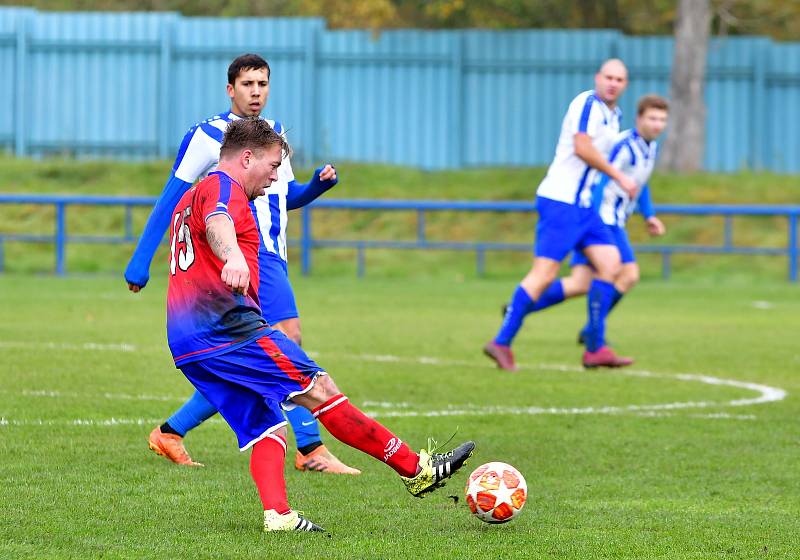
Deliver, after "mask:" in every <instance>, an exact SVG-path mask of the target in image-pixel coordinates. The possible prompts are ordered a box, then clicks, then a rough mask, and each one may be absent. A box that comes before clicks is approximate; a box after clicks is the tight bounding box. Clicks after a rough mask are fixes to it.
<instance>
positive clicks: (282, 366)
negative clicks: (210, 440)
mask: <svg viewBox="0 0 800 560" xmlns="http://www.w3.org/2000/svg"><path fill="white" fill-rule="evenodd" d="M262 333H264V334H263V336H260V337H259V338H256V339H254V340H252V341H250V342H249V343H247V344H246V345H244V346H240V347H238V348H236V349H234V350H231V351H230V352H227V353H225V354H219V355H216V356H211V357H209V358H205V359H203V360H198V361H196V362H190V363H188V364H183V365H181V366H180V369H181V371H182V372H183V374H184V375H185V376H186V378H187V379H188V380H189V381H191V383H192V385H194V386H195V388H196V389H197V390H198V391H200V393H201V394H202V395H203V396H204V397H205V398H206V399H208V401H209V402H210V403H211V404H213V405H214V406H215V407H217V409H218V410H219V412H220V414H222V417H223V418H225V421H226V422H227V423H228V425H230V427H231V428H232V429H233V431H234V432H235V433H236V438H237V439H238V441H239V449H240V450H242V451H244V450H246V449H248V448H249V447H250V446H252V445H253V444H255V443H256V442H258V441H260V440H261V439H263V438H265V437H267V436H268V435H269V434H271V433H273V432H275V431H276V430H277V429H279V428H281V427H283V426H285V425H286V420H285V419H284V417H283V412H282V410H281V407H283V408H286V409H288V408H292V407H293V406H294V403H292V402H290V399H291V398H292V397H295V396H297V395H301V394H303V393H305V392H307V391H309V390H311V388H312V387H313V386H314V383H315V382H316V379H317V377H318V376H320V375H327V374H326V373H325V371H323V370H322V368H320V367H319V366H318V365H317V364H316V363H315V362H314V360H312V359H311V358H309V357H308V356H307V355H306V353H305V352H303V350H302V349H301V348H300V347H299V346H298V345H297V344H295V343H294V342H292V341H291V340H289V339H288V338H286V336H285V335H284V334H283V333H281V332H280V331H276V330H273V329H264V330H263V331H262Z"/></svg>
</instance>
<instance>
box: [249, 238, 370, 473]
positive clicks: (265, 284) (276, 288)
mask: <svg viewBox="0 0 800 560" xmlns="http://www.w3.org/2000/svg"><path fill="white" fill-rule="evenodd" d="M259 274H260V276H259V300H260V301H261V306H262V312H263V314H264V318H265V319H266V320H267V323H269V324H270V325H271V326H272V328H274V329H277V330H279V331H281V332H282V333H283V334H285V335H286V336H287V337H288V338H289V339H290V340H291V341H293V342H294V343H295V344H297V345H298V346H301V343H302V336H301V331H300V318H299V313H298V311H297V303H296V301H295V297H294V290H292V285H291V284H290V283H289V273H288V270H287V267H286V262H285V261H284V260H282V259H280V258H278V257H277V256H275V255H272V254H271V253H269V254H264V255H260V258H259ZM286 418H287V419H288V420H289V423H290V424H291V426H292V431H293V432H294V437H295V441H296V442H297V451H296V452H295V458H294V466H295V468H296V469H297V470H300V471H306V470H307V471H316V472H325V473H330V474H352V475H357V474H361V471H360V470H358V469H354V468H352V467H350V466H348V465H346V464H344V463H343V462H342V461H340V460H339V459H338V458H337V457H336V456H335V455H334V454H333V453H331V452H330V450H329V449H328V448H327V447H326V446H325V445H324V444H323V443H322V434H321V433H320V430H319V423H318V422H317V420H316V418H314V416H313V415H312V414H311V413H310V412H309V411H308V410H306V409H305V408H303V407H300V406H298V407H296V408H294V409H292V410H288V411H286Z"/></svg>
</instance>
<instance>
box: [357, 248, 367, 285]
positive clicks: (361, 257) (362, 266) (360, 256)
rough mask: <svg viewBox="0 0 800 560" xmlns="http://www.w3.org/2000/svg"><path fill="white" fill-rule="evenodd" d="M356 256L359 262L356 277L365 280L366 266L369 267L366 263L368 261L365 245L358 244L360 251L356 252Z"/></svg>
mask: <svg viewBox="0 0 800 560" xmlns="http://www.w3.org/2000/svg"><path fill="white" fill-rule="evenodd" d="M356 255H357V257H356V260H357V262H358V265H357V271H356V275H357V276H358V277H359V278H363V277H364V272H365V269H366V266H367V264H366V262H365V261H366V259H365V258H364V244H363V243H359V244H358V249H357V251H356Z"/></svg>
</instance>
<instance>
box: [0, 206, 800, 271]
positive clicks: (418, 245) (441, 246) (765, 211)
mask: <svg viewBox="0 0 800 560" xmlns="http://www.w3.org/2000/svg"><path fill="white" fill-rule="evenodd" d="M155 201H156V199H155V198H153V197H110V196H39V195H18V194H0V204H17V205H37V206H42V205H46V206H53V207H54V208H55V223H54V229H53V233H52V234H50V235H44V234H42V235H37V234H25V233H0V272H2V271H3V270H4V267H5V259H4V254H5V243H6V242H8V241H12V242H13V241H16V242H27V243H52V244H53V245H54V246H55V273H56V274H57V275H60V276H61V275H65V274H66V273H67V263H66V247H67V245H68V244H70V243H90V244H119V243H128V244H133V243H134V242H136V240H137V238H136V236H135V235H134V232H133V209H134V208H135V207H148V208H149V207H152V206H153V205H154V204H155ZM70 206H116V207H123V208H124V209H125V220H124V225H123V231H122V233H121V235H69V233H68V232H67V209H68V208H69V207H70ZM341 210H354V211H382V212H394V211H413V212H416V214H417V223H416V237H415V239H413V240H406V241H393V240H352V239H321V238H317V237H315V236H314V232H313V223H314V218H313V216H314V214H316V213H317V212H320V211H341ZM656 210H657V211H658V212H659V214H660V215H692V216H722V218H723V242H722V244H720V245H693V244H691V245H687V244H683V245H669V244H664V245H660V244H659V245H635V246H634V248H635V249H636V250H637V251H638V252H640V253H652V254H659V255H661V258H662V269H661V270H662V276H663V277H664V278H669V277H670V275H671V271H672V256H673V255H675V254H711V255H721V254H731V255H769V256H779V257H780V256H782V257H786V259H787V264H788V267H787V268H788V279H789V281H791V282H797V281H798V264H799V262H800V258H799V257H800V255H799V253H800V251H799V250H798V220H799V219H800V206H776V205H772V206H768V205H759V206H745V205H692V204H685V205H676V204H665V205H658V206H656ZM444 211H451V212H453V211H455V212H465V213H476V212H499V213H507V212H516V213H523V214H533V213H535V212H536V205H535V204H534V203H532V202H510V201H498V202H473V201H441V202H439V201H429V200H403V201H394V200H392V201H388V200H387V201H382V200H336V199H328V200H318V201H316V202H314V203H313V204H311V205H309V206H306V207H304V208H303V209H302V210H301V212H300V213H301V216H302V223H301V234H300V239H299V240H292V241H290V244H292V245H295V246H299V248H300V262H301V269H302V273H303V274H304V275H307V274H310V273H311V269H312V253H313V251H314V250H315V249H325V248H347V249H355V250H356V255H357V257H356V258H357V271H358V275H359V276H363V275H364V274H365V272H366V251H367V250H368V249H399V250H402V249H417V250H449V251H474V252H475V267H476V272H477V274H478V275H482V274H483V273H484V272H485V268H486V262H485V257H486V253H487V252H489V251H524V252H529V251H530V250H531V244H530V243H492V242H481V241H432V240H429V239H428V236H427V228H426V222H427V216H428V214H429V213H431V212H444ZM736 216H778V217H783V218H785V219H786V220H787V225H788V227H787V231H788V235H787V241H786V245H785V246H783V247H752V246H741V245H736V244H735V243H734V241H733V218H734V217H736Z"/></svg>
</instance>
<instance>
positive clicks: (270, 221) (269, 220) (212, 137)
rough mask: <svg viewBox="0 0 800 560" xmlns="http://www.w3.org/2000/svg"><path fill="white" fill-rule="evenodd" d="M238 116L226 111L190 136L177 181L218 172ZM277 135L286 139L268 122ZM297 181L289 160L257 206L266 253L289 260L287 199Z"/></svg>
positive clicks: (180, 159) (177, 167)
mask: <svg viewBox="0 0 800 560" xmlns="http://www.w3.org/2000/svg"><path fill="white" fill-rule="evenodd" d="M239 118H241V117H239V116H238V115H235V114H234V113H231V112H230V111H226V112H224V113H220V114H219V115H216V116H214V117H211V118H210V119H206V120H204V121H202V122H200V123H198V124H196V125H195V126H193V127H192V128H191V129H189V132H187V133H186V136H184V138H183V142H182V143H181V147H180V150H179V151H178V157H177V158H176V159H175V166H174V167H173V173H174V175H175V177H177V178H178V179H180V180H181V181H185V182H187V183H194V182H195V181H197V180H198V179H202V178H204V177H205V176H206V175H208V174H209V173H210V172H212V171H214V169H216V167H217V164H218V163H219V150H220V146H222V136H223V134H225V129H226V127H227V126H228V123H229V122H231V121H233V120H238V119H239ZM267 122H268V123H269V124H270V126H272V127H273V128H274V129H275V132H277V133H278V134H282V135H284V137H285V132H284V131H283V129H282V127H281V124H280V123H279V122H277V121H272V120H269V119H267ZM292 181H294V172H293V171H292V163H291V161H290V160H289V157H288V156H287V157H285V158H284V159H283V162H282V163H281V166H280V167H279V168H278V180H277V181H275V182H274V183H272V185H271V186H270V187H269V188H268V189H266V193H265V194H264V195H263V196H260V197H258V198H257V199H256V200H255V201H254V202H253V207H254V208H255V212H256V221H257V222H258V227H259V230H260V232H261V236H262V239H263V241H264V243H263V245H264V249H265V250H266V251H267V252H269V253H274V254H276V255H277V256H279V257H280V258H281V259H282V260H284V261H285V260H286V224H287V221H288V219H287V214H286V195H287V193H288V191H289V183H290V182H292Z"/></svg>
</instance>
